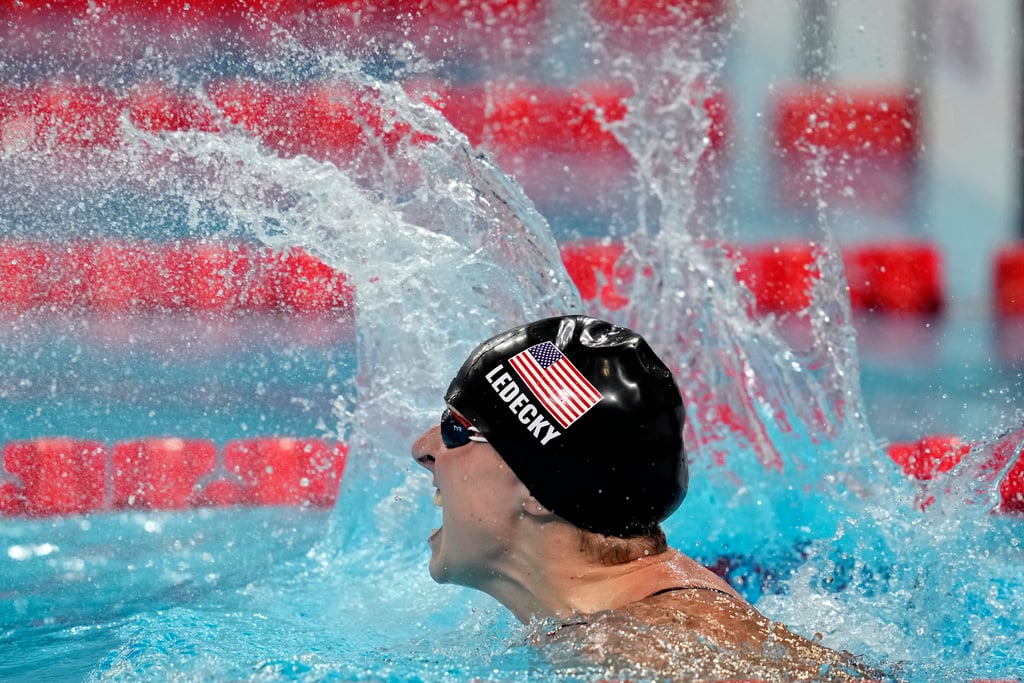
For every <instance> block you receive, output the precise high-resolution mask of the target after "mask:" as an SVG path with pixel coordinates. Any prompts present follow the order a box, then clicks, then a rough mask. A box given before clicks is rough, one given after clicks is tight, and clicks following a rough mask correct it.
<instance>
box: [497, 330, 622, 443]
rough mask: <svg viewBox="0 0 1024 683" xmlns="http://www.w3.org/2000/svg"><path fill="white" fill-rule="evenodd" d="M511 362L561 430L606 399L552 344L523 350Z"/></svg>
mask: <svg viewBox="0 0 1024 683" xmlns="http://www.w3.org/2000/svg"><path fill="white" fill-rule="evenodd" d="M508 362H509V365H511V366H512V368H513V369H514V370H515V371H516V372H517V373H518V374H519V376H520V377H521V378H522V380H523V382H525V383H526V386H527V387H529V389H530V391H532V392H533V395H534V396H536V397H537V400H539V401H540V402H541V404H542V405H543V406H544V407H545V408H546V409H547V411H548V412H549V413H551V416H552V417H553V418H555V420H556V421H557V422H558V424H560V425H562V427H568V426H569V425H571V424H572V423H573V422H575V421H576V420H578V419H580V418H581V417H583V415H584V413H586V412H587V411H588V410H590V409H591V408H593V407H594V406H595V405H597V402H598V401H600V400H601V399H602V398H603V396H601V392H599V391H598V390H597V389H595V388H594V385H593V384H591V383H590V382H589V381H587V378H586V377H584V376H583V375H581V374H580V371H579V370H577V369H576V366H575V365H573V364H572V361H570V360H569V359H568V358H566V357H565V355H564V354H563V353H562V352H561V351H559V350H558V348H557V347H556V346H555V345H554V344H552V343H551V342H549V341H546V342H541V343H540V344H536V345H535V346H531V347H530V348H528V349H526V350H525V351H520V352H519V353H517V354H516V355H514V356H512V358H510V359H509V361H508Z"/></svg>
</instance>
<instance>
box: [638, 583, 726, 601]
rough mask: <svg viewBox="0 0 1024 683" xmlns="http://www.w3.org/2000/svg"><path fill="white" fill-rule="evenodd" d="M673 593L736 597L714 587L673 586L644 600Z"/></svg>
mask: <svg viewBox="0 0 1024 683" xmlns="http://www.w3.org/2000/svg"><path fill="white" fill-rule="evenodd" d="M673 591H713V592H715V593H721V594H722V595H724V596H726V597H729V598H734V597H736V596H734V595H733V594H732V593H728V592H726V591H724V590H722V589H721V588H715V587H714V586H672V587H670V588H662V589H661V590H660V591H655V592H653V593H651V594H650V595H648V596H647V597H646V598H644V600H647V599H648V598H653V597H657V596H659V595H663V594H665V593H671V592H673Z"/></svg>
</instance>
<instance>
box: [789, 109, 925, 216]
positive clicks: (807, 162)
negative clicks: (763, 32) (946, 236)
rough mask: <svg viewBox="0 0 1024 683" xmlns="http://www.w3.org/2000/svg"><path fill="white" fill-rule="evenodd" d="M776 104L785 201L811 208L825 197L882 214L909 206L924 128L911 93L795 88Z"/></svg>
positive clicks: (831, 200)
mask: <svg viewBox="0 0 1024 683" xmlns="http://www.w3.org/2000/svg"><path fill="white" fill-rule="evenodd" d="M774 109H775V123H774V134H775V135H774V137H775V144H776V147H777V151H778V153H779V156H780V162H781V163H780V167H779V175H778V181H779V185H780V187H779V193H780V196H781V197H782V198H783V199H784V200H785V201H787V202H790V203H793V204H797V205H811V206H813V205H815V203H816V202H817V200H818V198H819V197H824V198H827V199H828V200H830V202H847V203H853V204H854V205H855V206H858V207H871V208H875V209H880V210H884V211H898V210H900V209H904V208H906V207H907V206H908V204H909V197H910V195H911V193H912V190H913V172H912V171H913V167H914V164H915V158H916V154H917V149H918V147H919V142H920V140H919V137H920V127H921V126H920V111H919V106H918V103H917V100H916V99H915V98H914V97H913V96H912V95H910V94H908V93H906V92H902V91H893V92H878V91H834V90H818V89H809V90H808V89H792V90H789V91H786V92H783V93H782V94H781V95H780V96H779V97H778V99H777V101H776V102H775V104H774ZM822 170H825V171H827V172H826V173H824V174H823V173H821V172H820V171H822Z"/></svg>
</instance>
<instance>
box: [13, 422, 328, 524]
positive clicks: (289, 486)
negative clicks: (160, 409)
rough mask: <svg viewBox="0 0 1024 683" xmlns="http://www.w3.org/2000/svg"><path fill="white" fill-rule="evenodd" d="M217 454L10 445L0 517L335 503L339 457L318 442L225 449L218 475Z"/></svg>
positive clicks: (168, 447)
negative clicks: (130, 510)
mask: <svg viewBox="0 0 1024 683" xmlns="http://www.w3.org/2000/svg"><path fill="white" fill-rule="evenodd" d="M217 454H218V449H217V447H216V445H215V444H214V443H213V442H212V441H208V440H204V439H181V438H148V439H140V440H135V441H126V442H119V443H115V444H113V445H112V446H111V447H110V448H108V447H107V446H106V445H105V444H104V443H102V442H99V441H93V440H77V439H71V438H40V439H34V440H31V441H15V442H10V443H7V444H5V445H4V447H3V462H4V466H5V468H6V471H7V476H6V478H3V477H2V476H0V514H5V515H25V516H32V517H42V516H51V515H69V514H84V513H88V512H101V511H107V510H128V509H154V510H179V509H183V508H191V507H201V506H211V505H252V506H267V505H282V506H300V507H312V508H319V509H325V508H330V507H332V506H333V505H334V504H335V502H336V501H337V497H338V487H339V484H340V482H341V477H342V474H343V472H344V468H345V461H346V457H347V454H348V449H347V446H345V444H342V443H335V442H329V441H324V440H320V439H298V438H292V437H259V438H253V439H245V440H238V441H229V442H228V443H227V444H225V445H224V448H223V455H224V462H223V466H222V467H221V468H220V469H218V463H217ZM0 475H2V473H0ZM108 481H109V482H110V487H109V494H108Z"/></svg>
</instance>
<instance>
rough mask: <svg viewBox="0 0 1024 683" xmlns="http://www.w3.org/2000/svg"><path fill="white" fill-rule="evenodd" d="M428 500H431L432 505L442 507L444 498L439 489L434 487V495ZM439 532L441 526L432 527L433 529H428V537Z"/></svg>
mask: <svg viewBox="0 0 1024 683" xmlns="http://www.w3.org/2000/svg"><path fill="white" fill-rule="evenodd" d="M430 502H432V503H433V504H434V505H436V506H437V507H439V508H443V507H444V498H443V497H442V496H441V490H440V489H434V497H433V498H432V499H431V501H430ZM440 532H441V527H434V528H433V529H431V530H430V538H431V539H432V538H434V537H435V536H437V535H438V534H439V533H440Z"/></svg>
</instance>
